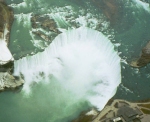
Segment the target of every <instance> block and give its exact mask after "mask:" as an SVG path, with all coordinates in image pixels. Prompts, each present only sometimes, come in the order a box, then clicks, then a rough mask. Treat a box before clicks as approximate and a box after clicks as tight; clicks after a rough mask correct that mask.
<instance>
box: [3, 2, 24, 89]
mask: <svg viewBox="0 0 150 122" xmlns="http://www.w3.org/2000/svg"><path fill="white" fill-rule="evenodd" d="M12 22H13V12H12V10H11V9H10V8H9V7H8V6H7V5H6V4H5V3H4V1H3V0H0V91H3V90H5V89H14V88H16V87H18V86H21V85H22V84H23V83H24V81H23V80H22V79H21V78H15V77H14V76H13V75H12V72H13V65H14V64H13V61H14V58H13V56H12V54H11V52H10V51H9V49H8V47H7V45H8V43H9V35H10V33H9V32H10V29H11V25H12Z"/></svg>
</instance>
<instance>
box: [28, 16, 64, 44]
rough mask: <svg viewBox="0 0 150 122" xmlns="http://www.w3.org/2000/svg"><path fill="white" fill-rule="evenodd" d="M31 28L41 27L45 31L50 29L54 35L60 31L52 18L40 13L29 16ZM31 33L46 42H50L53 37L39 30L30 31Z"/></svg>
mask: <svg viewBox="0 0 150 122" xmlns="http://www.w3.org/2000/svg"><path fill="white" fill-rule="evenodd" d="M31 23H32V28H34V29H37V28H42V29H43V30H45V31H50V32H52V33H54V35H55V36H57V35H58V34H59V33H61V32H60V31H59V30H58V29H57V28H58V27H57V24H56V22H55V21H54V19H52V18H50V17H48V16H46V15H45V16H41V15H32V18H31ZM32 33H33V34H34V35H36V36H38V37H40V38H42V39H43V40H45V41H47V42H52V40H53V38H51V37H50V36H48V35H46V34H44V33H43V32H41V31H40V30H36V31H32Z"/></svg>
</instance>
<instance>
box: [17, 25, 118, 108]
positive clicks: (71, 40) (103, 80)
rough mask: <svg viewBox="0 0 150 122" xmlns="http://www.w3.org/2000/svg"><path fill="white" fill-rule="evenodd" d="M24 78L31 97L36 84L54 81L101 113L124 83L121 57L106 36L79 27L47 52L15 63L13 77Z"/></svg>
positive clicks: (55, 42)
mask: <svg viewBox="0 0 150 122" xmlns="http://www.w3.org/2000/svg"><path fill="white" fill-rule="evenodd" d="M21 74H22V75H23V76H24V79H25V84H24V86H23V91H25V92H26V93H28V94H29V93H30V92H32V90H31V89H32V87H31V85H32V84H33V83H35V82H36V83H39V82H40V83H49V82H51V80H55V82H58V83H59V84H61V86H62V87H63V88H65V89H66V90H67V91H68V92H70V93H72V94H74V96H73V97H76V99H79V100H81V99H84V100H87V101H89V102H90V103H91V104H92V105H93V106H95V107H97V108H98V109H99V110H101V109H102V108H103V107H104V106H105V104H106V103H107V101H108V100H109V99H110V98H111V97H112V96H113V95H114V94H115V93H116V89H117V86H118V85H119V84H120V82H121V69H120V57H119V56H118V54H117V52H116V51H114V46H113V44H112V43H111V42H110V40H109V39H108V38H107V37H106V36H105V35H103V34H102V33H100V32H98V31H96V30H92V29H89V28H85V27H80V28H78V29H72V30H68V31H66V32H64V33H62V34H60V35H58V36H57V37H56V38H55V39H54V40H53V42H52V43H51V44H50V45H49V46H48V47H47V48H46V49H45V51H44V52H39V53H37V54H36V55H34V56H27V57H24V58H22V59H20V60H17V61H15V63H14V75H15V76H19V75H21ZM49 85H50V84H49Z"/></svg>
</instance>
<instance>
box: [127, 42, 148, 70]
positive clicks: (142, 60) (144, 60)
mask: <svg viewBox="0 0 150 122" xmlns="http://www.w3.org/2000/svg"><path fill="white" fill-rule="evenodd" d="M148 63H150V41H149V42H148V43H147V45H146V46H145V47H144V48H143V49H142V53H141V56H140V58H139V59H137V60H134V61H132V62H131V64H130V65H131V66H133V67H143V66H145V65H147V64H148Z"/></svg>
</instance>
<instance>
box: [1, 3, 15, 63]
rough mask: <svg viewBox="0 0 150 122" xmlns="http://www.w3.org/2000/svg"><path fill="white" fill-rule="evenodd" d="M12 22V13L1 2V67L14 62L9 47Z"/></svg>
mask: <svg viewBox="0 0 150 122" xmlns="http://www.w3.org/2000/svg"><path fill="white" fill-rule="evenodd" d="M12 21H13V13H12V11H11V10H10V8H8V7H7V6H6V5H5V4H4V3H3V2H0V65H4V64H6V63H8V62H10V61H13V60H14V59H13V56H12V54H11V53H10V51H9V49H8V47H7V45H8V42H9V32H10V27H11V24H12Z"/></svg>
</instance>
